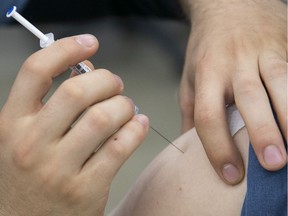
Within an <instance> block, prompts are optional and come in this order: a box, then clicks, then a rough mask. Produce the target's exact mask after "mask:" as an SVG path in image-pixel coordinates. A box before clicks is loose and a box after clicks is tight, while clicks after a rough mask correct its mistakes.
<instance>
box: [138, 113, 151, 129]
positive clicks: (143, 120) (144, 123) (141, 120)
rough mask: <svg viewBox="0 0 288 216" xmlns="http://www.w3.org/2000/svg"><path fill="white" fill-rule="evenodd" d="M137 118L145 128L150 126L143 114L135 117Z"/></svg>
mask: <svg viewBox="0 0 288 216" xmlns="http://www.w3.org/2000/svg"><path fill="white" fill-rule="evenodd" d="M135 118H136V119H137V121H138V122H140V123H141V124H142V125H144V126H145V127H147V126H148V125H149V119H148V118H147V116H145V115H142V114H138V115H136V116H135Z"/></svg>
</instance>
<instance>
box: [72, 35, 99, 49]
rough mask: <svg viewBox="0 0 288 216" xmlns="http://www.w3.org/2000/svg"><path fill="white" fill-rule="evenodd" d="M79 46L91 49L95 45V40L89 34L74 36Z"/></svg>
mask: <svg viewBox="0 0 288 216" xmlns="http://www.w3.org/2000/svg"><path fill="white" fill-rule="evenodd" d="M75 40H76V41H77V42H78V43H79V44H80V45H82V46H85V47H92V46H94V45H95V44H96V43H97V39H96V38H95V37H94V36H93V35H90V34H83V35H78V36H76V39H75Z"/></svg>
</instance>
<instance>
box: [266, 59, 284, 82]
mask: <svg viewBox="0 0 288 216" xmlns="http://www.w3.org/2000/svg"><path fill="white" fill-rule="evenodd" d="M286 77H287V66H286V65H285V64H281V63H274V64H271V65H270V67H269V69H268V70H267V72H266V73H264V78H265V79H266V81H268V82H270V81H273V80H275V79H283V78H286Z"/></svg>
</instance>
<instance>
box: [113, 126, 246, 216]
mask: <svg viewBox="0 0 288 216" xmlns="http://www.w3.org/2000/svg"><path fill="white" fill-rule="evenodd" d="M233 141H234V142H235V144H236V146H237V147H238V148H239V151H240V153H241V156H242V157H243V160H244V163H245V165H246V166H245V167H247V161H248V145H249V139H248V134H247V130H246V128H243V129H241V130H240V131H239V132H238V133H237V134H236V135H235V136H234V137H233ZM174 143H175V145H177V146H178V147H179V148H181V149H182V150H184V154H182V153H181V152H179V151H177V150H176V149H175V148H174V147H172V146H168V147H167V148H166V149H164V150H163V151H162V152H161V153H160V154H159V155H158V156H157V157H156V158H155V159H154V160H153V161H152V162H151V163H150V165H148V167H147V168H146V169H145V170H144V172H143V173H142V174H141V176H140V177H139V179H138V180H137V181H136V183H135V184H134V185H133V186H132V188H131V190H130V191H129V193H128V194H127V195H126V196H125V197H124V199H123V200H122V202H121V203H120V205H119V206H118V207H117V208H116V209H115V210H114V211H113V212H112V213H111V214H110V216H134V215H137V216H147V215H149V216H175V215H178V216H187V215H189V216H199V215H201V216H210V215H216V216H222V215H229V216H239V215H240V213H241V209H242V204H243V201H244V198H245V194H246V178H244V180H243V181H242V182H241V183H240V184H239V185H237V186H229V185H227V184H225V183H224V182H223V181H222V180H221V179H220V178H219V177H218V176H217V174H216V172H214V170H213V168H212V167H211V166H210V162H209V160H208V158H207V156H206V154H205V151H204V148H203V145H202V143H201V141H200V139H199V137H198V135H197V133H196V130H195V128H194V129H191V130H189V131H188V132H187V133H185V134H184V135H182V136H180V137H179V138H178V139H177V140H175V141H174Z"/></svg>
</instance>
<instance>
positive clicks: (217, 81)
mask: <svg viewBox="0 0 288 216" xmlns="http://www.w3.org/2000/svg"><path fill="white" fill-rule="evenodd" d="M182 2H183V5H184V8H185V9H186V10H187V13H188V14H189V17H190V18H191V34H190V38H189V42H188V48H187V55H186V62H185V66H184V72H183V77H182V81H181V87H180V105H181V109H182V116H183V118H182V122H183V125H182V130H183V132H185V131H187V130H189V129H190V128H192V127H194V126H195V127H196V130H197V132H198V135H199V137H200V139H201V141H202V143H203V145H204V148H205V151H206V153H207V156H208V158H209V160H210V162H211V164H212V165H213V167H214V169H215V170H216V172H217V173H218V175H219V176H220V177H221V178H222V179H223V180H224V181H225V182H226V183H228V184H238V183H239V182H240V181H241V180H242V179H243V177H244V166H243V160H242V158H241V156H240V154H239V150H238V148H237V147H236V146H235V145H234V143H233V140H232V139H231V135H230V134H229V132H228V127H227V121H226V118H225V106H226V104H231V103H236V105H237V107H238V109H239V111H240V113H241V115H242V117H243V119H244V121H245V124H246V126H247V130H248V134H249V137H250V140H251V142H252V145H253V148H254V150H255V152H256V155H257V157H258V160H259V162H260V163H261V165H262V166H263V167H264V168H265V169H267V170H270V171H275V170H278V169H280V168H282V167H283V166H284V165H285V164H286V151H285V147H284V142H283V139H282V137H281V133H282V134H283V136H284V138H285V139H286V140H287V82H286V80H287V32H286V29H287V8H286V4H284V3H283V2H282V1H280V0H213V1H210V0H183V1H182ZM269 97H270V99H271V103H270V102H269ZM272 108H273V109H274V111H275V113H276V115H277V117H278V119H279V127H278V126H277V125H276V121H275V119H274V117H273V113H272ZM220 149H221V151H219V150H220ZM227 165H229V166H230V169H232V170H234V171H235V172H231V173H234V174H233V175H229V174H227V173H225V169H224V167H225V166H226V167H227ZM226 171H227V170H226Z"/></svg>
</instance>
